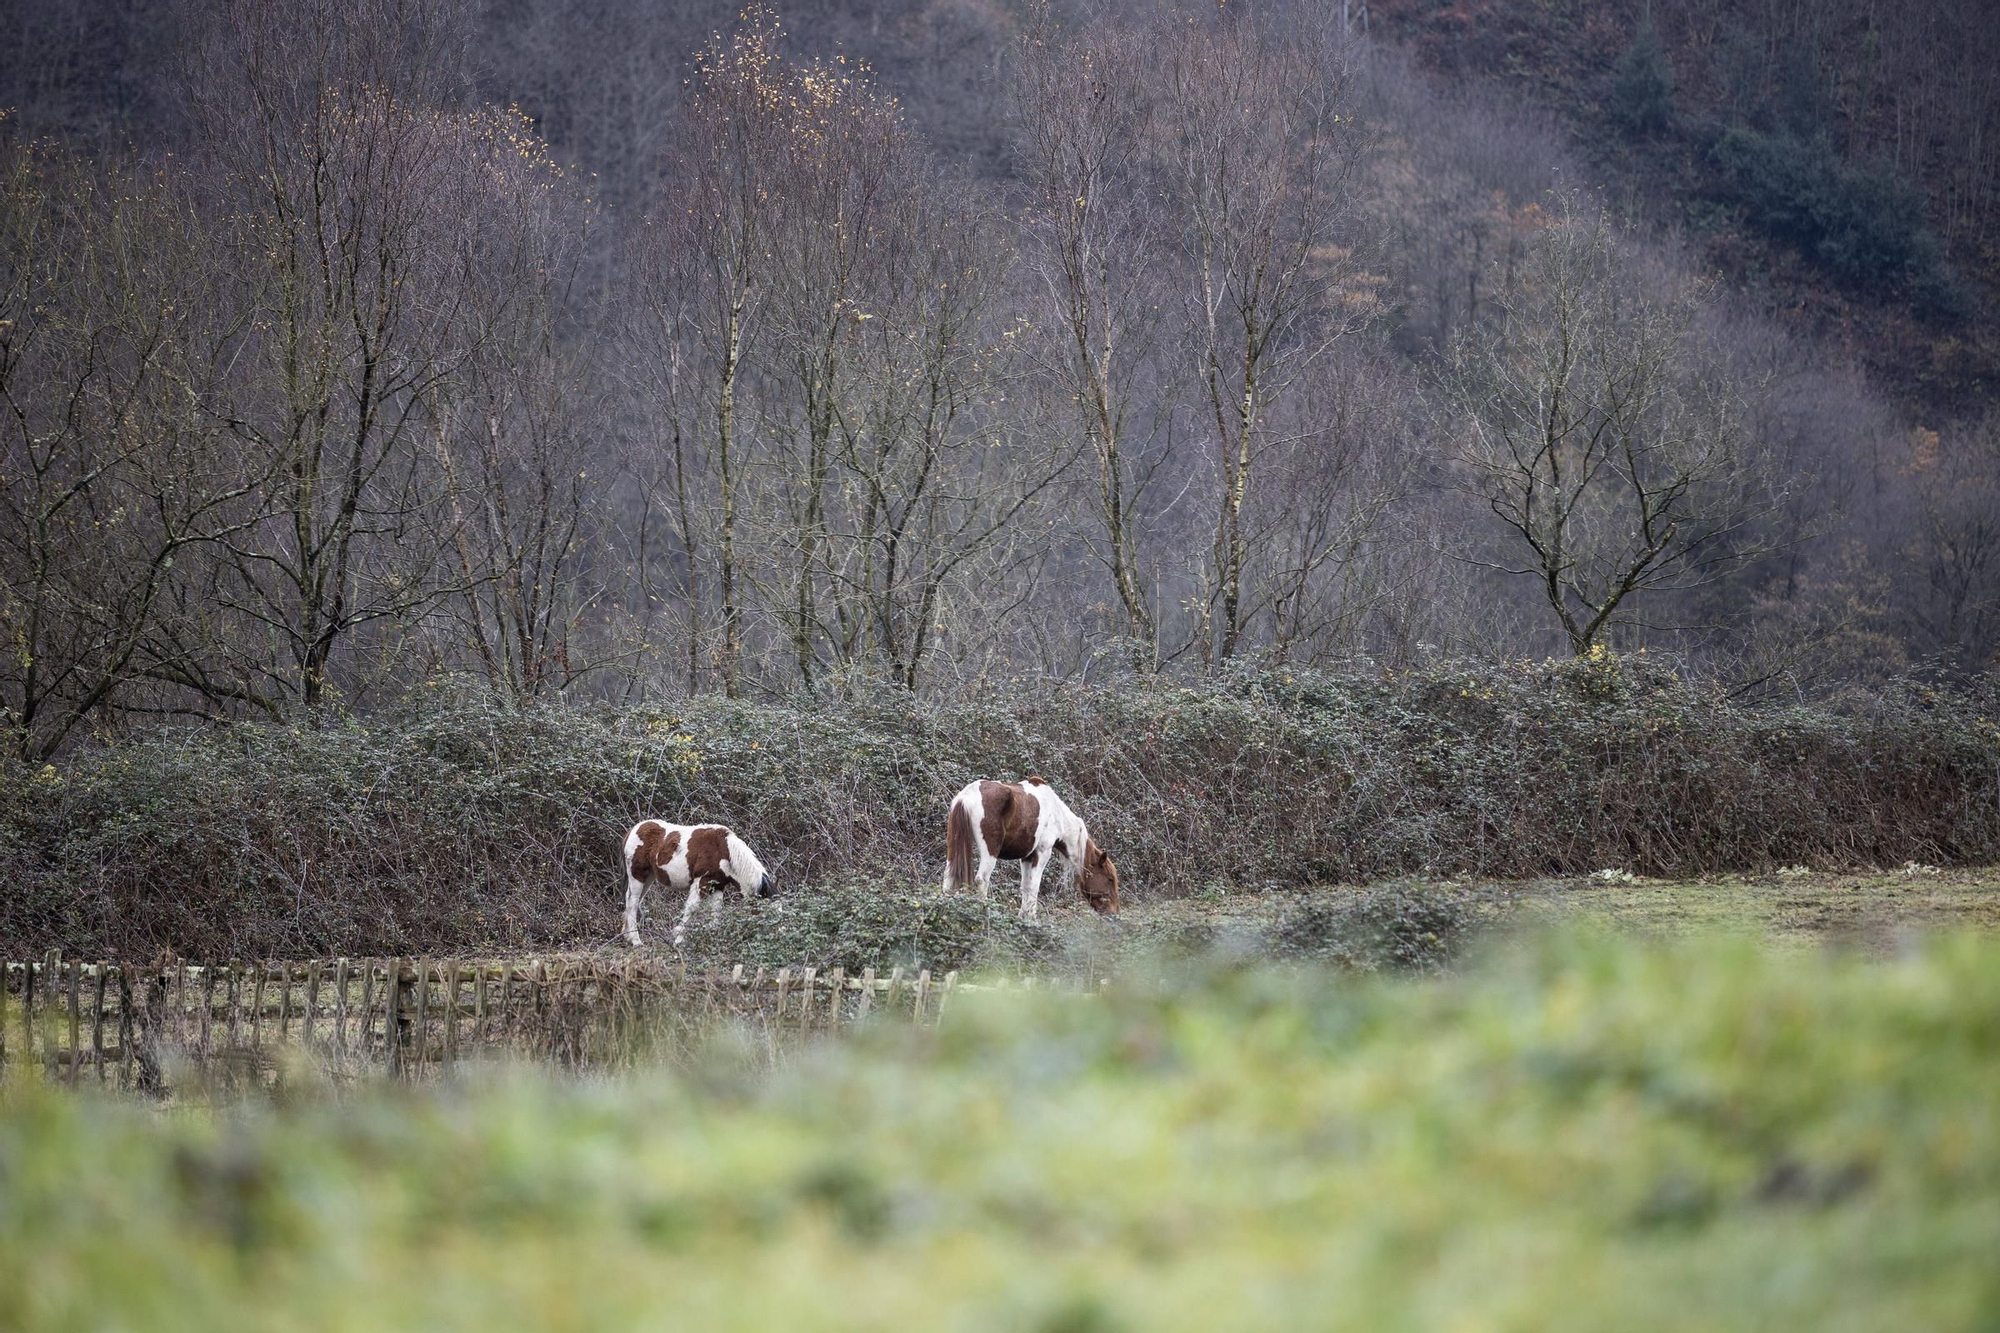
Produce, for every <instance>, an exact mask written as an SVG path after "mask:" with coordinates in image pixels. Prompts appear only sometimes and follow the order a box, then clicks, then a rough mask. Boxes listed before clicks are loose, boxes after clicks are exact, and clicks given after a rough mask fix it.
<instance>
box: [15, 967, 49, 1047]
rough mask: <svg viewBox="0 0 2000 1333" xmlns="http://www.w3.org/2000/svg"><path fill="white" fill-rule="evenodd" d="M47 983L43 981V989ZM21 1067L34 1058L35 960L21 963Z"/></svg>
mask: <svg viewBox="0 0 2000 1333" xmlns="http://www.w3.org/2000/svg"><path fill="white" fill-rule="evenodd" d="M47 986H48V983H47V982H46V981H44V982H43V989H45V990H46V989H47ZM20 1058H21V1067H22V1068H23V1069H26V1068H27V1067H28V1062H29V1061H30V1060H33V1059H34V1058H35V960H34V959H32V958H30V959H29V960H28V961H27V962H25V963H23V964H21V1057H20Z"/></svg>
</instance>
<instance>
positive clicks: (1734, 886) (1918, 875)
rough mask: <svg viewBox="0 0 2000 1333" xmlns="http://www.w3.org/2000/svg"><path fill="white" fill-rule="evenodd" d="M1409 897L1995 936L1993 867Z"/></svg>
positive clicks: (1861, 937) (1653, 929) (1501, 919)
mask: <svg viewBox="0 0 2000 1333" xmlns="http://www.w3.org/2000/svg"><path fill="white" fill-rule="evenodd" d="M1409 883H1410V884H1411V886H1412V887H1413V888H1415V889H1417V890H1423V889H1426V888H1445V887H1457V888H1459V889H1462V890H1464V891H1466V892H1467V893H1468V894H1470V895H1471V897H1472V900H1473V903H1474V908H1475V911H1476V913H1477V915H1478V917H1479V918H1480V919H1481V920H1482V921H1483V922H1485V923H1486V924H1488V925H1490V926H1500V927H1503V928H1504V927H1506V926H1508V925H1514V926H1524V927H1529V928H1532V927H1535V926H1540V925H1548V924H1560V923H1562V922H1565V921H1588V922H1595V923H1598V924H1601V925H1604V926H1607V927H1609V928H1612V929H1615V930H1618V931H1626V932H1631V933H1633V934H1636V935H1639V936H1643V937H1653V938H1657V937H1672V936H1676V935H1684V934H1688V933H1703V934H1708V935H1717V936H1731V935H1735V936H1743V937H1747V938H1752V939H1757V940H1761V941H1763V942H1765V943H1767V944H1770V945H1773V946H1775V947H1781V948H1785V947H1798V946H1813V945H1820V944H1833V945H1855V946H1859V947H1862V948H1865V949H1871V950H1875V951H1882V950H1887V949H1893V948H1894V947H1896V946H1897V944H1898V943H1899V942H1900V941H1902V940H1904V939H1906V938H1908V937H1909V936H1910V935H1912V934H1922V933H1926V932H1938V931H1955V930H1994V931H2000V866H1974V867H1957V868H1945V869H1939V868H1936V867H1929V866H1923V867H1912V868H1910V869H1906V870H1875V869H1862V870H1853V871H1843V872H1827V871H1810V870H1800V871H1785V872H1777V873H1771V874H1764V875H1719V876H1715V877H1712V878H1704V879H1699V880H1680V881H1675V880H1654V879H1640V878H1628V877H1623V876H1618V877H1614V878H1610V879H1605V878H1599V877H1568V878H1562V879H1547V880H1529V881H1519V882H1504V881H1503V882H1483V881H1443V882H1439V883H1426V882H1425V881H1420V880H1419V881H1409ZM1357 892H1360V891H1359V890H1356V889H1352V888H1327V889H1317V890H1310V891H1307V892H1305V893H1303V894H1272V895H1264V896H1249V897H1220V898H1215V899H1209V900H1203V899H1182V900H1176V901H1171V902H1164V903H1153V904H1142V905H1140V906H1138V907H1136V908H1135V909H1133V910H1131V911H1129V912H1128V913H1127V914H1126V915H1127V919H1128V922H1129V924H1130V925H1131V926H1132V927H1134V928H1135V929H1136V930H1137V932H1138V933H1139V934H1140V935H1142V936H1151V935H1165V936H1172V935H1173V934H1174V933H1176V932H1177V931H1182V930H1186V929H1189V928H1192V927H1195V926H1197V925H1206V926H1208V927H1211V928H1213V929H1214V930H1215V931H1216V932H1217V933H1218V934H1219V935H1222V936H1225V937H1226V936H1227V935H1228V934H1229V933H1231V932H1239V933H1242V934H1246V935H1247V934H1250V933H1254V932H1258V931H1262V930H1265V929H1267V928H1269V927H1270V926H1271V925H1272V924H1273V923H1275V922H1276V921H1277V920H1279V919H1280V918H1281V917H1282V915H1283V913H1284V912H1285V911H1287V910H1289V909H1291V908H1293V907H1295V906H1297V905H1298V904H1300V903H1302V902H1322V903H1328V904H1333V903H1338V902H1341V901H1343V900H1345V899H1348V898H1352V897H1353V896H1354V895H1355V894H1356V893H1357Z"/></svg>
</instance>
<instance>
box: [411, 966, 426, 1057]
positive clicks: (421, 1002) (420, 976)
mask: <svg viewBox="0 0 2000 1333" xmlns="http://www.w3.org/2000/svg"><path fill="white" fill-rule="evenodd" d="M430 971H431V969H430V960H429V959H427V958H419V959H417V983H416V984H417V1037H416V1041H415V1042H414V1043H413V1049H412V1050H411V1052H410V1055H411V1059H412V1060H413V1061H414V1062H415V1065H416V1068H415V1069H414V1070H413V1071H412V1072H411V1077H412V1078H422V1077H424V1075H425V1074H426V1073H428V1072H429V1066H427V1065H425V1064H424V1060H425V1058H426V1057H427V1056H428V1055H429V1054H430V1034H431V1016H430V999H431V976H430Z"/></svg>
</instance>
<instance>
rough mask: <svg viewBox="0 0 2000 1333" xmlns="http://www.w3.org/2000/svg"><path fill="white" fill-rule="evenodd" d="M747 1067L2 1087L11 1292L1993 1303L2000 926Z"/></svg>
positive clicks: (1482, 1307) (1382, 1320) (271, 1303)
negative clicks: (241, 1086)
mask: <svg viewBox="0 0 2000 1333" xmlns="http://www.w3.org/2000/svg"><path fill="white" fill-rule="evenodd" d="M1180 982H1181V984H1177V985H1175V986H1170V987H1155V986H1147V985H1132V986H1128V987H1123V988H1116V989H1114V990H1113V991H1112V992H1111V993H1109V994H1108V995H1106V996H1103V997H1099V998H1096V999H1092V1000H1088V1001H1079V1000H1076V999H1074V998H1066V999H1061V1000H1057V999H1042V1000H1039V1001H1038V1000H1036V999H1035V998H1033V997H1028V996H1023V995H1020V994H1018V993H1016V994H1011V995H996V994H991V993H981V994H976V995H971V996H967V997H965V999H966V1000H967V1001H968V1002H967V1003H964V1004H963V1005H962V1007H959V1008H956V1009H955V1010H954V1015H953V1021H951V1022H948V1023H947V1024H945V1025H944V1026H943V1027H942V1028H940V1029H938V1030H936V1031H913V1030H911V1029H909V1028H907V1027H903V1026H894V1027H890V1026H884V1027H881V1028H879V1029H876V1030H875V1031H874V1032H873V1033H872V1034H864V1035H862V1036H860V1037H858V1038H856V1039H851V1040H847V1039H844V1040H842V1041H840V1042H837V1043H830V1044H827V1045H824V1046H822V1047H820V1048H818V1049H817V1050H813V1051H808V1052H807V1053H805V1054H803V1055H801V1056H799V1057H797V1058H795V1059H793V1060H791V1061H789V1062H787V1063H785V1064H782V1065H781V1066H779V1067H777V1068H775V1069H759V1070H755V1071H752V1070H751V1069H749V1067H748V1066H747V1065H746V1062H745V1060H744V1059H743V1053H742V1051H741V1050H740V1048H738V1047H736V1046H735V1045H733V1042H732V1038H731V1037H730V1035H729V1033H728V1032H727V1030H721V1031H718V1032H717V1033H716V1034H715V1037H714V1041H713V1044H712V1045H711V1046H710V1047H709V1048H708V1049H707V1052H706V1054H705V1055H702V1056H699V1057H695V1058H691V1059H690V1060H689V1061H688V1062H686V1063H685V1064H683V1065H681V1066H678V1067H675V1068H671V1069H668V1068H661V1069H655V1070H652V1071H646V1072H641V1073H637V1074H632V1075H627V1076H621V1077H617V1078H607V1079H561V1078H554V1077H550V1076H548V1075H546V1074H544V1073H541V1072H538V1071H535V1070H532V1069H525V1068H521V1069H514V1070H504V1071H499V1072H488V1073H486V1074H483V1075H480V1076H478V1077H476V1078H474V1079H471V1080H468V1081H463V1082H454V1083H445V1084H439V1085H428V1086H426V1087H423V1088H421V1089H415V1090H411V1089H402V1090H396V1089H390V1088H386V1087H384V1088H379V1089H377V1090H375V1091H372V1092H361V1093H359V1094H356V1093H348V1094H345V1095H342V1096H338V1097H336V1096H315V1095H313V1094H312V1092H311V1089H310V1087H309V1086H307V1085H306V1084H304V1083H302V1082H295V1083H293V1084H292V1085H291V1086H290V1089H289V1091H288V1092H287V1093H286V1094H285V1095H284V1096H282V1097H279V1098H274V1099H265V1100H252V1101H248V1102H245V1103H243V1104H242V1105H240V1106H239V1107H237V1108H235V1109H233V1110H230V1111H226V1112H222V1113H202V1114H174V1113H162V1112H160V1111H157V1110H153V1109H150V1108H148V1107H146V1106H144V1105H142V1104H139V1103H136V1102H134V1101H132V1100H129V1099H117V1098H99V1097H94V1096H90V1095H81V1096H78V1095H72V1094H68V1093H63V1092H57V1091H54V1090H49V1089H46V1088H44V1087H42V1086H41V1085H39V1084H38V1083H36V1082H34V1081H32V1080H17V1081H12V1082H9V1083H8V1084H6V1085H5V1086H4V1087H0V1292H6V1293H9V1295H8V1296H7V1298H6V1300H5V1301H4V1303H0V1326H5V1327H17V1328H25V1329H38V1330H39V1329H104V1328H147V1329H165V1330H171V1329H178V1328H190V1329H193V1328H199V1329H202V1330H203V1331H204V1333H219V1331H223V1330H229V1329H236V1328H243V1329H253V1328H254V1329H264V1328H270V1327H287V1328H297V1329H318V1328H327V1329H336V1328H337V1329H346V1328H356V1329H359V1328H364V1327H367V1328H381V1327H421V1328H427V1329H428V1328H435V1329H456V1328H489V1327H492V1326H495V1325H500V1324H505V1325H507V1326H535V1327H547V1328H556V1329H597V1328H606V1329H610V1328H633V1327H693V1328H704V1329H709V1328H714V1329H731V1328H745V1329H750V1328H769V1327H775V1326H781V1325H791V1326H798V1327H813V1328H857V1329H858V1328H870V1329H879V1328H884V1327H890V1328H902V1327H919V1326H921V1327H929V1328H940V1329H953V1330H956V1329H967V1330H974V1329H1034V1330H1096V1329H1178V1328H1190V1329H1213V1328H1239V1327H1240V1328H1269V1327H1312V1328H1328V1329H1346V1328H1353V1329H1370V1330H1377V1329H1431V1328H1439V1329H1442V1328H1453V1329H1459V1328H1465V1329H1523V1330H1526V1329H1537V1330H1539V1329H1601V1328H1607V1327H1619V1328H1632V1329H1717V1328H1742V1329H1769V1328H1816V1329H1836V1330H1838V1329H1855V1330H1863V1329H1867V1330H1873V1329H1880V1328H1896V1327H1909V1328H1926V1329H1978V1328H1982V1327H1990V1326H1991V1325H1990V1322H1982V1321H1990V1317H1991V1312H1992V1310H1993V1309H1995V1308H1996V1302H2000V1270H1996V1269H1995V1267H1994V1266H1993V1264H1992V1261H1991V1260H1992V1255H1993V1254H1994V1253H1995V1252H1996V1246H2000V1117H1996V1116H1995V1115H1994V1114H1993V1107H1994V1106H1995V1105H2000V940H1996V939H1995V938H1993V937H1991V936H1989V935H1985V934H1983V933H1977V932H1974V933H1961V934H1955V935H1953V936H1950V937H1946V938H1941V939H1938V940H1935V941H1933V942H1931V943H1929V944H1927V945H1924V946H1921V947H1916V948H1910V949H1905V950H1902V951H1899V952H1896V953H1894V954H1893V955H1890V956H1877V955H1875V954H1873V953H1870V952H1868V951H1864V950H1817V949H1815V950H1802V949H1771V948H1768V947H1766V946H1765V945H1764V943H1762V942H1761V941H1759V940H1758V939H1756V938H1754V937H1753V935H1751V934H1749V933H1745V932H1736V933H1733V934H1732V933H1727V932H1725V933H1723V934H1720V935H1717V934H1715V933H1712V932H1707V931H1702V932H1694V933H1685V934H1679V935H1675V936H1672V937H1670V938H1664V939H1660V938H1655V939H1646V938H1641V937H1636V936H1633V935H1631V934H1628V933H1621V932H1617V931H1610V930H1605V929H1603V928H1602V926H1601V925H1598V924H1592V923H1587V922H1586V923H1573V924H1572V926H1571V927H1570V928H1568V929H1564V930H1558V931H1555V932H1554V933H1549V932H1534V933H1530V934H1525V935H1516V936H1514V937H1513V938H1511V939H1509V940H1507V941H1506V942H1504V943H1501V944H1498V945H1495V946H1492V947H1490V948H1489V949H1488V950H1486V951H1485V952H1483V953H1482V954H1481V955H1480V956H1479V957H1477V958H1476V959H1475V960H1474V961H1473V962H1472V963H1471V964H1469V965H1468V966H1467V967H1466V968H1464V969H1463V970H1462V971H1459V972H1457V973H1455V974H1451V975H1445V976H1433V977H1421V978H1411V977H1409V976H1407V975H1401V974H1392V973H1387V972H1383V973H1377V974H1372V975H1357V974H1354V973H1327V972H1322V971H1319V970H1316V969H1305V970H1295V971H1272V970H1269V969H1265V968H1259V967H1241V968H1216V969H1209V970H1207V971H1206V972H1204V973H1203V974H1202V979H1201V980H1200V981H1199V982H1194V981H1190V980H1189V979H1188V976H1187V975H1185V974H1184V975H1183V976H1182V977H1181V978H1180Z"/></svg>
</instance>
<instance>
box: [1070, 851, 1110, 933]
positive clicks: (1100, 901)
mask: <svg viewBox="0 0 2000 1333" xmlns="http://www.w3.org/2000/svg"><path fill="white" fill-rule="evenodd" d="M1076 887H1077V888H1079V889H1081V890H1082V891H1083V900H1084V901H1085V902H1087V903H1089V904H1090V905H1091V906H1092V907H1094V908H1096V909H1097V910H1098V911H1100V912H1102V913H1103V914H1104V915H1106V916H1117V915H1118V867H1117V866H1116V865H1113V864H1112V861H1111V858H1110V857H1109V856H1107V855H1105V852H1104V849H1103V848H1102V847H1099V846H1098V845H1097V840H1096V839H1095V838H1092V839H1090V840H1089V841H1088V842H1086V843H1085V844H1084V848H1083V860H1082V861H1080V862H1079V863H1078V864H1077V867H1076Z"/></svg>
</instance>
